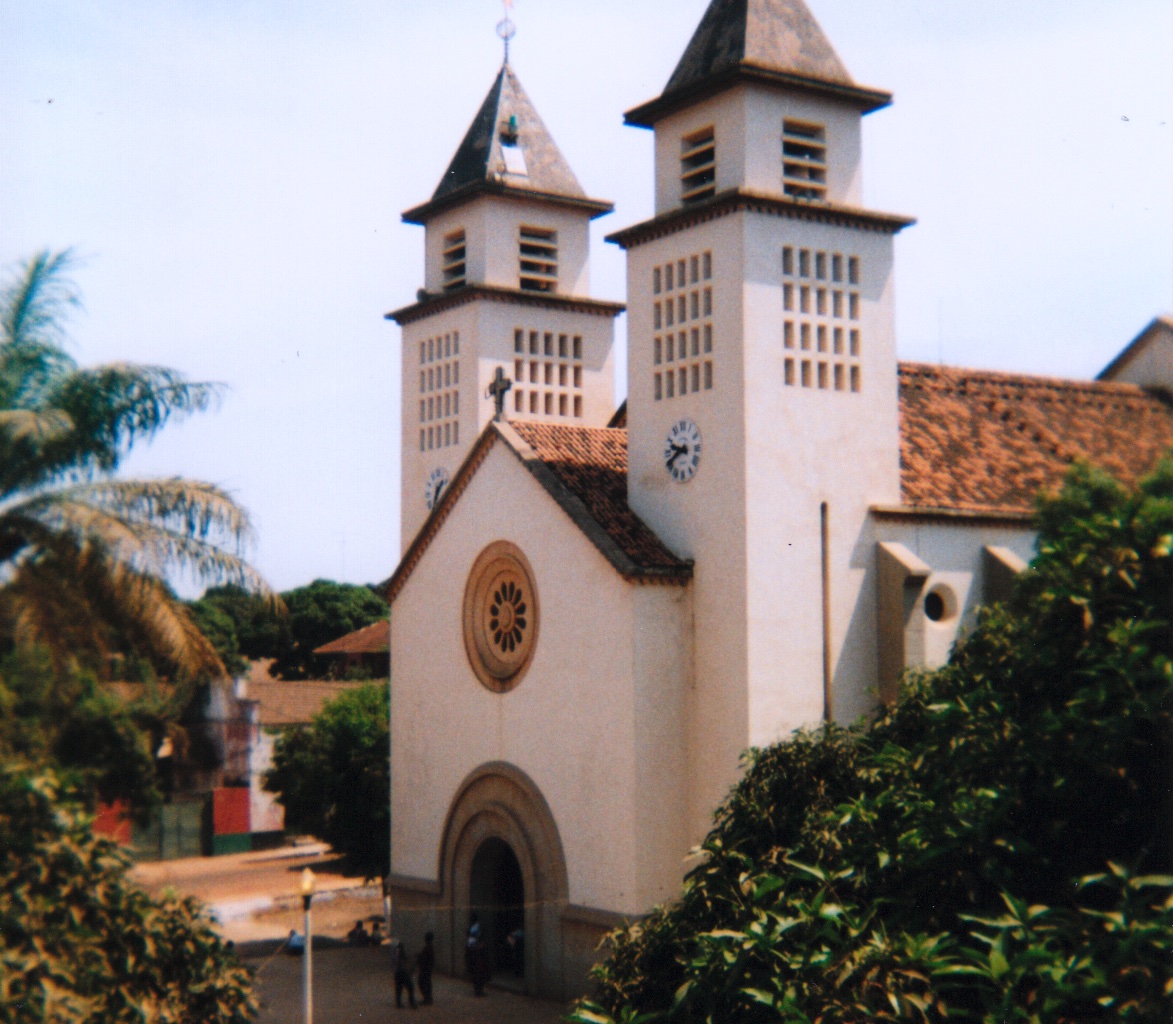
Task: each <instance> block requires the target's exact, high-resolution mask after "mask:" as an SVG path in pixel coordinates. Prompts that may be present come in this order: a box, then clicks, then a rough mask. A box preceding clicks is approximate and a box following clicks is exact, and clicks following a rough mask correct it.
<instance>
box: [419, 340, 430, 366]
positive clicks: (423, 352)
mask: <svg viewBox="0 0 1173 1024" xmlns="http://www.w3.org/2000/svg"><path fill="white" fill-rule="evenodd" d="M427 353H428V346H427V345H426V344H425V343H424V342H422V341H421V342H420V364H421V365H422V364H423V363H425V362H427V359H426V358H425V357H426V356H427Z"/></svg>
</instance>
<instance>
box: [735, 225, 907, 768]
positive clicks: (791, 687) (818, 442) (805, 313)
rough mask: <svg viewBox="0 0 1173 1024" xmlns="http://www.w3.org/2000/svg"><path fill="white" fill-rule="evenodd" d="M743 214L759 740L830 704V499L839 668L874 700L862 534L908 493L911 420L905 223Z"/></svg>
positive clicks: (812, 721)
mask: <svg viewBox="0 0 1173 1024" xmlns="http://www.w3.org/2000/svg"><path fill="white" fill-rule="evenodd" d="M744 229H745V234H746V242H745V250H746V269H745V293H744V302H745V313H744V322H745V333H744V337H745V342H744V344H745V347H746V366H747V373H746V380H745V391H746V406H745V408H746V419H747V426H746V432H747V436H748V442H747V446H746V466H745V473H746V481H747V483H746V489H747V500H746V515H747V544H748V546H749V549H750V550H751V551H753V552H754V557H753V558H752V559H750V561H749V563H748V576H747V590H748V594H749V623H750V627H749V679H750V697H749V701H750V706H749V742H750V743H751V744H753V745H755V746H760V745H765V744H769V743H773V742H774V741H776V740H778V739H780V738H782V737H784V736H785V735H787V734H788V733H790V732H791V731H792V730H794V729H796V728H800V727H802V726H810V725H816V724H818V723H819V722H820V721H821V720H822V717H823V714H824V668H823V647H824V629H825V626H824V611H823V593H824V580H823V569H822V560H823V538H822V524H821V514H822V513H821V506H822V505H823V504H824V503H825V504H826V509H827V517H828V522H827V527H828V528H827V536H828V542H829V543H828V549H829V550H828V570H829V571H828V573H827V581H826V586H827V587H828V589H829V601H830V622H829V627H830V630H829V634H830V649H831V671H832V678H833V679H837V681H838V688H839V689H840V690H845V691H847V694H848V696H847V698H846V699H845V701H844V705H845V707H844V709H846V708H850V709H851V710H852V712H856V710H857V709H859V708H861V707H862V706H865V705H866V696H867V691H868V689H869V688H870V687H873V686H874V667H875V650H876V618H875V611H874V594H875V591H874V588H872V589H868V588H867V587H866V586H865V580H866V576H867V568H868V565H869V563H870V561H871V559H872V558H873V557H874V556H873V552H871V551H867V550H858V549H857V547H856V544H855V541H856V538H857V537H858V536H859V535H860V532H861V530H862V529H863V526H864V523H865V522H866V521H867V519H868V509H869V507H870V506H872V505H876V504H897V503H899V500H900V481H899V464H900V462H899V436H898V429H899V428H898V418H897V395H896V349H895V337H894V332H893V281H892V270H893V259H892V239H891V236H889V235H886V234H881V233H879V232H871V231H861V230H858V229H849V228H844V227H837V226H833V225H828V224H819V223H811V222H808V221H804V220H798V219H790V218H782V217H777V216H772V215H769V214H758V213H751V214H746V215H745V216H744ZM784 247H785V248H789V249H790V250H791V252H792V254H793V255H792V257H791V261H792V262H791V264H790V272H789V273H787V272H786V265H785V263H784V259H783V249H784ZM804 260H806V261H807V262H808V263H809V266H808V268H807V273H805V274H804V273H802V262H803V261H804ZM836 261H837V262H838V264H839V267H840V273H839V274H838V275H836V274H835V273H834V270H833V268H834V264H835V262H836ZM849 261H854V263H855V265H856V266H857V268H858V271H857V274H858V276H857V283H856V284H852V283H851V282H850V281H849V274H848V263H849ZM820 265H821V270H820ZM835 276H838V277H839V280H834V277H835ZM784 290H786V291H789V292H790V295H791V297H790V299H789V301H788V300H787V299H786V298H785V293H784ZM788 307H789V308H788ZM836 310H838V313H839V315H835V314H836ZM788 325H789V326H788ZM853 352H854V353H857V354H855V355H853Z"/></svg>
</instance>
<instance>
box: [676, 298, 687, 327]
mask: <svg viewBox="0 0 1173 1024" xmlns="http://www.w3.org/2000/svg"><path fill="white" fill-rule="evenodd" d="M686 306H687V300H686V299H685V297H684V296H683V295H680V296H678V297H677V299H676V322H677V323H679V324H682V323H684V321H685V319H686V312H687V310H686V308H685V307H686Z"/></svg>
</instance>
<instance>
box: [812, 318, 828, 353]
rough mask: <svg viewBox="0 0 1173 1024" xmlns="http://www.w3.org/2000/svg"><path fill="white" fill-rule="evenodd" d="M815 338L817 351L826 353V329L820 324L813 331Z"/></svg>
mask: <svg viewBox="0 0 1173 1024" xmlns="http://www.w3.org/2000/svg"><path fill="white" fill-rule="evenodd" d="M815 336H816V339H817V340H816V344H817V345H818V349H819V351H820V352H826V351H827V328H825V327H824V326H823V325H822V324H820V325H819V326H818V327H817V328H816V329H815Z"/></svg>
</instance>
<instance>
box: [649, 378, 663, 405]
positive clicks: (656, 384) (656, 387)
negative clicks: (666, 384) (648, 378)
mask: <svg viewBox="0 0 1173 1024" xmlns="http://www.w3.org/2000/svg"><path fill="white" fill-rule="evenodd" d="M652 394H653V396H654V397H655V399H656V401H657V402H658V401H660V399H661V398H663V397H664V394H663V382H662V381H661V380H660V375H659V374H658V373H657V374H654V375H653V376H652Z"/></svg>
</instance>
